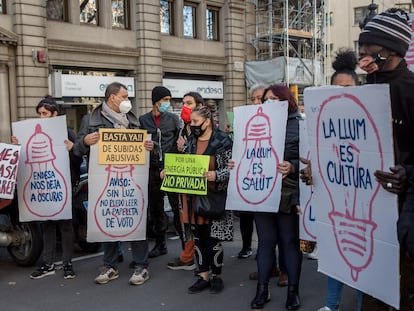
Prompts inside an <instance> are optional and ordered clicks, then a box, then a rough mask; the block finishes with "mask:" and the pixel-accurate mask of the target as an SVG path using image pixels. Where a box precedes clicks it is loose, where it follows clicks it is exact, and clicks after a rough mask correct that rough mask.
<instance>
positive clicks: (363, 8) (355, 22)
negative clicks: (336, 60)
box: [326, 0, 413, 77]
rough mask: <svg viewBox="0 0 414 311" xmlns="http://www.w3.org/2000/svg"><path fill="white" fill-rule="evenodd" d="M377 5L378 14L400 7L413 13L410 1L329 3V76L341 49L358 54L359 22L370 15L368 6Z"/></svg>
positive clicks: (352, 0)
mask: <svg viewBox="0 0 414 311" xmlns="http://www.w3.org/2000/svg"><path fill="white" fill-rule="evenodd" d="M372 2H374V3H375V4H377V6H378V8H377V13H381V12H383V11H385V10H387V9H390V8H394V7H400V8H402V9H404V10H405V11H406V12H407V13H411V12H413V4H412V1H409V0H374V1H371V0H349V1H334V0H331V1H330V3H329V9H328V10H329V11H328V12H329V25H330V26H329V28H328V34H327V46H328V51H329V52H328V53H327V61H326V62H327V65H328V66H327V68H328V70H327V76H328V77H329V76H330V75H331V74H332V69H331V68H330V64H331V63H332V60H333V59H332V58H333V57H334V55H335V51H337V50H338V49H339V48H343V47H347V48H351V49H354V50H355V51H356V52H358V48H359V47H358V37H359V33H360V31H361V30H360V28H359V22H360V21H361V20H363V19H364V17H365V16H366V15H367V14H368V13H369V10H368V6H369V5H370V4H371V3H372Z"/></svg>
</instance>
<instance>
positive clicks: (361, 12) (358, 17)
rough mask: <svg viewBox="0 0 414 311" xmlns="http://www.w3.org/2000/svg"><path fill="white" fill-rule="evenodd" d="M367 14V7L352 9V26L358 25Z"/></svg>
mask: <svg viewBox="0 0 414 311" xmlns="http://www.w3.org/2000/svg"><path fill="white" fill-rule="evenodd" d="M368 13H369V10H368V6H361V7H357V8H354V25H358V24H359V22H360V21H362V20H363V19H364V18H365V16H367V15H368Z"/></svg>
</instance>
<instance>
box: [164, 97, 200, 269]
mask: <svg viewBox="0 0 414 311" xmlns="http://www.w3.org/2000/svg"><path fill="white" fill-rule="evenodd" d="M203 105H204V100H203V97H202V96H201V95H200V94H199V93H197V92H189V93H187V94H185V95H184V97H183V107H182V109H181V120H183V123H184V126H183V127H182V128H181V130H180V134H179V136H178V139H177V149H178V152H185V150H184V145H185V142H186V141H187V138H188V137H189V136H190V134H191V128H190V123H191V113H192V111H193V109H195V108H196V107H198V106H203ZM178 199H179V204H178V206H177V209H174V208H173V212H174V225H175V228H176V230H177V232H178V233H179V235H180V239H181V243H182V247H183V249H182V251H181V254H180V256H179V257H177V258H174V259H173V260H172V261H170V262H169V263H168V264H167V267H168V268H169V269H171V270H194V269H195V268H196V265H195V263H194V239H193V236H192V233H191V230H190V228H189V226H188V224H184V222H183V208H182V207H183V203H182V202H183V197H182V195H179V197H178ZM178 207H179V208H178Z"/></svg>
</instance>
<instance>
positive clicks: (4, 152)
mask: <svg viewBox="0 0 414 311" xmlns="http://www.w3.org/2000/svg"><path fill="white" fill-rule="evenodd" d="M19 158H20V146H17V145H8V144H3V143H0V198H1V199H13V197H14V189H15V188H16V177H17V168H18V166H19Z"/></svg>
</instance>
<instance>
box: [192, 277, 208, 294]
mask: <svg viewBox="0 0 414 311" xmlns="http://www.w3.org/2000/svg"><path fill="white" fill-rule="evenodd" d="M209 286H210V282H209V281H206V280H204V279H203V278H202V277H199V278H198V279H197V281H196V282H195V283H194V284H193V285H191V286H190V287H189V288H188V293H189V294H197V293H201V292H202V291H203V290H205V289H206V288H207V287H209Z"/></svg>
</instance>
